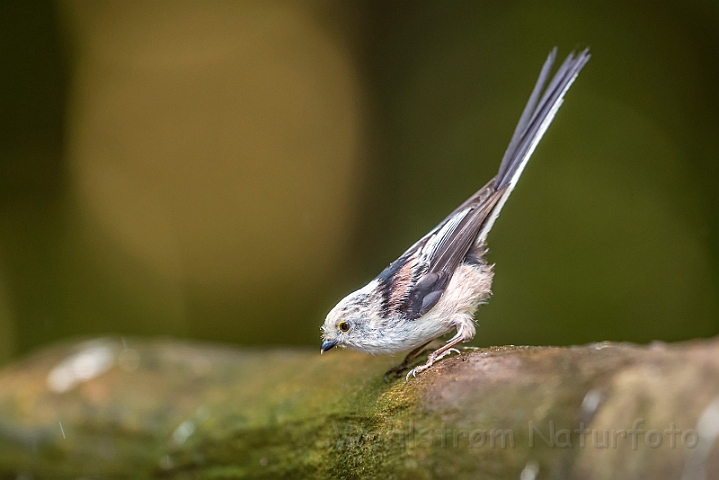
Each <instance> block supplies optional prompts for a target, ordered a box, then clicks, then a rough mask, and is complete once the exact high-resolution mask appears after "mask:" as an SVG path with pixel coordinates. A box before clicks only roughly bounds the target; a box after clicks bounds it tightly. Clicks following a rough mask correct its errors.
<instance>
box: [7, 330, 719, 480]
mask: <svg viewBox="0 0 719 480" xmlns="http://www.w3.org/2000/svg"><path fill="white" fill-rule="evenodd" d="M397 360H398V359H392V358H384V357H369V356H364V355H360V354H356V353H353V352H349V351H341V352H330V353H329V354H326V355H322V356H320V355H319V354H318V353H317V352H316V351H314V350H313V351H307V350H247V349H233V348H229V347H224V346H217V345H207V344H193V343H185V342H178V341H148V340H137V339H116V338H105V339H96V340H90V341H84V342H79V343H72V344H64V345H59V346H55V347H51V348H49V349H46V350H44V351H41V352H39V353H37V354H35V355H33V356H31V357H28V358H26V359H24V360H22V361H19V362H17V363H16V364H14V365H11V366H10V367H7V368H5V369H4V370H3V371H1V372H0V478H13V479H14V478H33V479H39V478H171V479H175V478H176V479H190V478H213V479H216V478H223V479H224V478H226V479H231V478H280V477H282V478H308V477H312V478H375V477H376V478H452V479H461V478H514V479H516V478H521V479H522V480H529V479H542V478H577V479H605V478H606V479H613V478H654V479H662V478H684V479H703V478H717V477H719V446H718V445H717V444H716V443H717V442H715V440H716V437H717V436H719V341H717V340H716V339H714V340H706V341H695V342H689V343H683V344H676V345H666V344H661V343H656V344H652V345H649V346H645V347H640V346H635V345H628V344H611V343H601V344H593V345H587V346H581V347H570V348H556V347H514V346H509V347H501V348H489V349H471V350H470V349H468V350H465V351H464V352H463V353H462V354H461V355H459V356H455V357H452V358H448V359H445V360H443V361H442V362H440V363H439V364H438V365H437V366H436V367H435V368H433V369H431V370H429V371H428V372H426V373H424V374H422V375H420V376H419V377H418V378H417V379H413V380H411V381H410V382H408V383H405V382H404V381H403V380H398V381H395V382H392V383H390V384H386V383H384V382H383V380H382V374H383V372H384V371H385V370H386V369H387V368H388V367H389V366H391V365H392V364H393V363H395V362H396V361H397Z"/></svg>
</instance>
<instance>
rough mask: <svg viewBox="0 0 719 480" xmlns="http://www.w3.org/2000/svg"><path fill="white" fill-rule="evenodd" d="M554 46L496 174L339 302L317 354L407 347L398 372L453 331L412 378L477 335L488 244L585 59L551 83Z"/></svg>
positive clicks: (571, 61) (486, 285)
mask: <svg viewBox="0 0 719 480" xmlns="http://www.w3.org/2000/svg"><path fill="white" fill-rule="evenodd" d="M556 52H557V49H556V48H554V49H553V50H552V51H551V52H550V54H549V56H548V57H547V60H546V61H545V62H544V66H543V67H542V70H541V72H540V74H539V79H538V80H537V83H536V85H535V86H534V90H532V94H531V95H530V97H529V101H528V102H527V105H526V107H524V111H523V112H522V116H521V117H520V119H519V123H518V124H517V127H516V129H515V130H514V134H513V135H512V139H511V140H510V142H509V146H508V147H507V150H506V152H505V153H504V157H503V158H502V163H501V164H500V166H499V172H498V173H497V175H496V176H495V177H494V178H493V179H492V180H490V181H489V183H487V184H486V185H485V186H484V187H482V188H481V189H480V190H479V191H478V192H477V193H475V194H474V195H472V196H471V197H469V199H468V200H467V201H466V202H464V203H463V204H462V205H460V206H459V207H457V209H456V210H454V211H453V212H452V213H450V214H449V216H448V217H447V218H445V219H444V220H442V222H440V224H439V225H437V226H436V227H435V228H434V229H432V231H430V232H429V233H428V234H427V235H425V236H424V237H422V238H421V239H420V240H419V241H418V242H417V243H415V244H414V245H412V246H411V247H410V248H409V249H408V250H407V251H406V252H405V253H404V254H402V256H401V257H399V258H398V259H397V260H395V261H394V262H392V263H390V264H389V266H388V267H387V268H385V269H384V271H382V273H380V274H379V276H377V278H375V279H374V280H372V281H371V282H370V283H369V284H367V285H366V286H364V287H363V288H361V289H359V290H357V291H356V292H353V293H351V294H349V295H348V296H346V297H345V298H343V299H342V300H341V301H340V302H339V303H338V304H337V305H336V306H335V307H334V308H333V309H332V310H331V311H330V312H329V314H328V315H327V318H326V319H325V322H324V325H322V340H323V341H322V350H321V351H322V352H326V351H327V350H330V349H331V348H333V347H335V346H339V347H349V348H352V349H354V350H358V351H360V352H364V353H370V354H395V353H399V352H405V351H408V350H411V351H410V353H409V354H408V355H407V357H406V358H405V360H404V361H403V362H402V363H401V364H400V365H398V366H397V367H395V368H394V369H392V370H390V371H389V372H388V374H389V373H398V372H401V371H402V370H404V369H406V368H407V367H408V365H409V364H410V362H411V361H413V360H415V359H416V358H417V356H418V355H419V354H420V352H421V351H422V350H423V348H424V347H425V346H426V345H427V344H428V343H429V342H431V341H432V340H434V339H436V338H438V337H441V336H442V335H445V334H447V333H449V332H451V331H453V330H455V331H456V334H455V335H454V336H453V337H452V338H451V339H450V340H449V341H448V342H447V343H446V344H444V345H443V346H442V347H441V348H438V349H437V350H435V351H434V352H432V353H430V354H429V355H428V357H427V362H426V363H425V364H424V365H420V366H417V367H415V368H413V369H412V370H411V371H410V372H409V373H408V374H407V378H409V376H410V375H415V376H416V375H417V374H418V373H420V372H422V371H424V370H426V369H428V368H429V367H431V366H432V364H433V363H435V362H436V361H438V360H439V359H440V358H442V357H444V356H445V355H447V354H449V353H450V352H451V351H452V350H455V351H456V349H453V348H452V347H454V346H455V345H457V344H458V343H459V342H465V341H468V340H470V339H471V338H473V337H474V334H475V324H474V313H475V310H476V309H477V307H478V306H479V305H480V304H482V303H483V302H485V301H486V300H487V298H488V297H489V295H490V293H491V286H492V276H493V275H494V274H493V271H492V267H493V266H492V265H488V264H487V263H486V261H485V259H484V253H485V239H486V237H487V234H488V233H489V231H490V229H491V228H492V225H493V224H494V221H495V220H496V219H497V216H498V215H499V212H500V210H501V209H502V206H504V202H506V201H507V198H508V197H509V194H510V193H511V192H512V189H513V188H514V186H515V185H516V184H517V180H518V179H519V177H520V175H521V174H522V170H523V169H524V167H525V165H526V164H527V161H528V160H529V157H530V156H531V155H532V152H533V151H534V148H535V147H536V146H537V144H538V143H539V140H540V139H541V138H542V135H544V132H545V131H546V130H547V127H548V126H549V124H550V123H551V122H552V119H553V118H554V115H555V114H556V113H557V110H559V107H560V105H561V104H562V100H563V97H564V94H565V92H566V91H567V89H569V87H570V85H571V84H572V82H573V81H574V79H575V78H576V76H577V74H578V73H579V71H580V70H581V69H582V67H583V66H584V64H585V63H586V62H587V61H588V60H589V57H590V55H589V53H588V50H584V51H582V52H580V53H578V54H576V53H572V54H570V55H569V56H568V57H567V59H566V60H564V63H562V65H561V66H560V67H559V69H558V70H557V72H556V74H555V75H554V77H552V79H551V80H550V81H549V82H548V80H549V77H550V70H551V67H552V64H553V63H554V59H555V57H556Z"/></svg>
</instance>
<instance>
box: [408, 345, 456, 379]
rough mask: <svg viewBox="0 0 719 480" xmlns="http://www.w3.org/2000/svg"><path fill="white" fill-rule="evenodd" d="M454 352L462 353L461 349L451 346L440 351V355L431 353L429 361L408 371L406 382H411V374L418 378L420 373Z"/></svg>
mask: <svg viewBox="0 0 719 480" xmlns="http://www.w3.org/2000/svg"><path fill="white" fill-rule="evenodd" d="M452 352H456V353H460V351H459V350H457V349H456V348H449V349H447V350H445V351H444V352H442V353H440V354H439V355H435V353H436V352H433V353H431V354H430V355H429V357H427V363H425V364H424V365H418V366H416V367H414V368H413V369H412V370H410V371H409V372H408V373H407V376H406V377H404V381H405V383H407V382H409V377H410V376H412V377H413V378H417V375H418V374H420V373H422V372H424V371H425V370H427V369H429V367H431V366H432V365H434V363H435V362H438V361H440V360H442V359H443V358H444V357H446V356H447V355H449V354H450V353H452Z"/></svg>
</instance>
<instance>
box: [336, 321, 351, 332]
mask: <svg viewBox="0 0 719 480" xmlns="http://www.w3.org/2000/svg"><path fill="white" fill-rule="evenodd" d="M337 328H339V329H340V331H341V332H347V331H349V329H350V324H349V323H347V322H340V323H338V324H337Z"/></svg>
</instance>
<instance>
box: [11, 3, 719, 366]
mask: <svg viewBox="0 0 719 480" xmlns="http://www.w3.org/2000/svg"><path fill="white" fill-rule="evenodd" d="M555 45H557V46H559V56H560V57H561V58H563V57H564V56H565V55H566V54H567V53H569V51H571V50H572V49H575V48H583V47H584V46H589V47H590V48H591V51H592V55H593V57H592V59H591V61H590V62H589V64H588V65H587V66H586V67H585V69H584V71H583V72H582V73H581V75H580V76H579V78H578V80H577V81H576V82H575V84H574V86H573V87H572V89H571V90H570V92H569V93H568V95H567V98H566V102H565V105H564V107H563V108H562V110H561V111H560V113H559V115H558V116H557V118H556V120H555V122H554V124H553V125H552V127H551V128H550V129H549V131H548V134H547V135H546V137H545V138H544V140H543V141H542V143H541V144H540V146H539V147H538V149H537V151H536V153H535V155H534V157H533V159H532V161H531V162H530V164H529V166H528V167H527V169H526V171H525V174H524V176H523V178H522V180H521V182H520V184H519V187H518V188H517V190H515V193H514V194H513V196H512V198H511V200H510V201H509V202H508V204H507V206H506V207H505V209H504V211H503V214H502V216H501V218H500V219H499V221H498V222H497V223H496V225H495V228H494V230H493V231H492V233H491V235H490V237H489V242H490V248H491V251H490V261H492V262H494V263H496V278H495V284H494V297H493V299H492V300H491V302H490V303H489V304H488V305H486V306H483V307H482V308H481V309H480V311H479V314H478V321H479V329H478V335H477V337H476V339H475V340H474V344H476V345H483V346H486V345H496V344H553V345H567V344H575V343H585V342H592V341H600V340H621V341H633V342H642V343H644V342H650V341H652V340H663V341H678V340H684V339H691V338H696V337H709V336H713V335H716V334H717V333H719V93H718V92H719V88H717V85H718V84H719V6H718V4H717V3H716V2H712V1H700V0H693V1H688V2H657V1H654V0H652V1H650V0H645V1H639V2H629V3H628V2H620V1H601V2H599V1H591V2H576V1H570V0H566V1H552V2H517V1H487V2H475V1H454V2H436V1H411V2H410V1H393V2H384V1H339V0H338V1H329V0H327V1H319V0H318V1H302V2H298V1H257V2H232V1H223V2H220V1H215V2H212V1H203V2H189V1H165V2H160V1H157V2H146V1H125V0H109V1H104V2H95V1H77V0H72V1H63V2H59V3H56V2H41V1H26V0H16V1H11V0H7V1H3V2H0V362H7V361H9V360H10V359H12V358H14V357H17V356H19V355H22V354H24V353H26V352H28V351H29V350H31V349H35V348H38V347H41V346H43V345H45V344H47V343H49V342H53V341H56V340H58V339H62V338H67V337H73V336H92V335H104V334H111V333H112V334H120V335H141V336H166V337H175V338H192V339H202V340H213V341H222V342H230V343H233V344H237V345H271V346H275V345H311V346H313V347H317V348H318V345H319V330H318V327H319V325H320V324H321V322H322V320H323V318H324V315H325V313H326V312H327V311H328V310H329V309H330V308H331V307H332V306H333V305H334V303H335V302H336V301H337V300H338V299H339V298H341V297H342V296H344V295H345V294H347V293H348V292H349V291H351V290H354V289H355V288H358V287H360V286H361V285H363V284H364V283H365V282H366V281H368V280H369V279H371V278H372V277H374V276H375V275H376V274H377V273H379V271H380V270H381V269H382V268H384V266H386V265H387V264H388V263H389V262H390V261H391V260H394V259H395V258H396V257H397V256H398V255H399V254H401V253H402V252H403V251H404V249H405V248H406V247H408V246H409V245H410V244H411V243H413V242H414V241H415V240H416V239H418V238H419V237H420V236H421V235H423V234H424V233H425V232H426V231H427V230H429V229H430V228H431V227H433V226H434V225H435V224H436V223H437V222H438V221H439V220H441V219H442V218H443V217H444V216H445V215H446V214H447V213H448V212H449V211H451V210H452V209H453V208H454V207H455V206H457V205H458V204H459V203H460V202H461V201H463V200H464V199H465V198H466V197H468V196H469V195H470V194H471V193H473V192H474V191H475V190H476V189H477V188H479V187H480V186H481V185H483V184H484V183H485V182H486V181H487V180H488V179H489V178H491V176H493V175H494V173H495V171H496V169H497V167H498V164H499V160H500V159H501V156H502V153H503V151H504V148H505V147H506V144H507V142H508V140H509V137H510V136H511V133H512V130H513V129H514V126H515V123H516V121H517V120H518V118H519V115H520V113H521V110H522V108H523V106H524V103H525V101H526V99H527V97H528V95H529V93H530V91H531V88H532V86H533V84H534V81H535V79H536V76H537V74H538V72H539V69H540V67H541V65H542V63H543V61H544V59H545V57H546V55H547V53H548V52H549V50H550V49H551V48H552V47H553V46H555Z"/></svg>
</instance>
